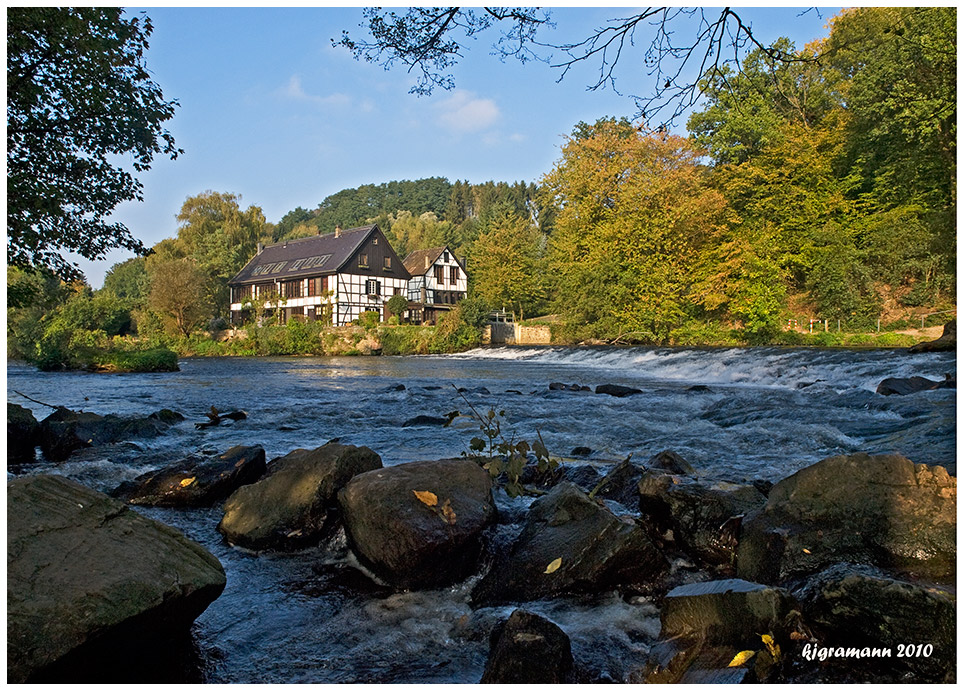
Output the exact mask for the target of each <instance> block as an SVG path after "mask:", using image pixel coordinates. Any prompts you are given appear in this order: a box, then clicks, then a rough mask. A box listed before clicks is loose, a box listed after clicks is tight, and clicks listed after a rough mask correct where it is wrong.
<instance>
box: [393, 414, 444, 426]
mask: <svg viewBox="0 0 965 692" xmlns="http://www.w3.org/2000/svg"><path fill="white" fill-rule="evenodd" d="M448 422H449V421H448V420H446V419H445V418H442V417H440V416H426V415H419V416H416V417H415V418H410V419H408V420H407V421H405V422H404V423H403V424H402V427H403V428H413V427H421V426H428V425H443V426H444V425H445V424H446V423H448Z"/></svg>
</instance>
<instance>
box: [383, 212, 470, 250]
mask: <svg viewBox="0 0 965 692" xmlns="http://www.w3.org/2000/svg"><path fill="white" fill-rule="evenodd" d="M385 222H386V231H385V235H386V237H387V238H388V239H389V243H391V245H392V247H393V248H394V249H395V251H396V252H397V253H398V254H399V255H400V256H401V257H403V258H404V257H406V256H407V255H408V254H409V253H410V252H412V251H413V250H424V249H426V248H430V247H439V246H440V245H453V244H454V243H452V240H453V239H454V232H455V227H454V226H453V225H452V224H451V223H450V222H448V221H440V220H439V219H438V218H437V217H436V215H435V213H433V212H431V211H427V212H424V213H422V214H420V215H418V216H416V215H415V214H413V213H412V212H410V211H405V210H401V211H397V212H395V213H394V214H390V215H388V217H386V220H385Z"/></svg>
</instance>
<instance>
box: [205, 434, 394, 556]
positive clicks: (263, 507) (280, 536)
mask: <svg viewBox="0 0 965 692" xmlns="http://www.w3.org/2000/svg"><path fill="white" fill-rule="evenodd" d="M381 466H382V459H381V458H380V457H379V455H378V454H376V453H375V452H373V451H372V450H371V449H369V448H368V447H353V446H351V445H342V444H338V443H332V442H330V443H328V444H325V445H322V446H321V447H318V448H316V449H312V450H307V449H296V450H295V451H293V452H290V453H289V454H287V455H285V456H283V457H281V458H279V459H275V460H273V461H272V462H271V463H270V464H268V471H267V473H266V475H265V477H264V478H262V479H261V480H259V481H257V482H256V483H252V484H251V485H245V486H242V487H240V488H238V489H237V490H236V491H235V492H234V493H232V495H231V497H229V498H228V500H227V502H225V505H224V517H223V518H222V519H221V523H219V524H218V531H220V532H221V534H222V535H223V536H224V537H225V539H226V540H227V541H228V542H229V543H231V544H232V545H237V546H241V547H244V548H249V549H251V550H266V549H272V550H292V549H297V548H300V547H303V546H305V545H310V544H312V543H316V542H318V541H319V540H320V539H321V538H322V537H323V536H324V535H325V533H326V532H327V531H328V529H329V527H330V526H331V525H332V522H333V516H332V515H333V511H332V510H333V509H334V505H335V495H336V493H337V492H338V491H339V490H340V489H341V488H342V487H343V486H344V485H345V484H346V483H348V482H349V480H350V479H351V478H352V477H353V476H355V475H357V474H359V473H363V472H365V471H370V470H372V469H377V468H381Z"/></svg>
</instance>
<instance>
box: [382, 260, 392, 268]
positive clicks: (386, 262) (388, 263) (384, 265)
mask: <svg viewBox="0 0 965 692" xmlns="http://www.w3.org/2000/svg"><path fill="white" fill-rule="evenodd" d="M382 268H383V269H385V270H386V271H391V270H392V258H391V257H386V258H385V259H383V260H382Z"/></svg>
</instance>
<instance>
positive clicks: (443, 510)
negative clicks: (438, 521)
mask: <svg viewBox="0 0 965 692" xmlns="http://www.w3.org/2000/svg"><path fill="white" fill-rule="evenodd" d="M439 516H440V517H442V519H443V521H445V522H446V523H447V524H449V525H450V526H455V524H456V510H454V509H453V508H452V505H451V504H449V500H446V501H445V503H443V505H442V507H440V508H439Z"/></svg>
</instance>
